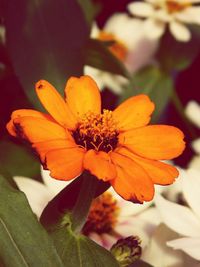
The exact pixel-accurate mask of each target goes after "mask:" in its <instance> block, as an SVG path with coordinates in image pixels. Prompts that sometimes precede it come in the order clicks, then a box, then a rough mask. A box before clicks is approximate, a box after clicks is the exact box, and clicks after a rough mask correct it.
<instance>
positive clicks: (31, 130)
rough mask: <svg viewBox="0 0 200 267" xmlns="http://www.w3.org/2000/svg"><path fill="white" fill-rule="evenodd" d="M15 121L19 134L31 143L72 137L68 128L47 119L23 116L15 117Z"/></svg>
mask: <svg viewBox="0 0 200 267" xmlns="http://www.w3.org/2000/svg"><path fill="white" fill-rule="evenodd" d="M13 123H14V125H15V128H16V129H17V130H16V131H18V132H19V135H20V136H21V137H22V138H24V139H27V140H28V141H29V142H31V143H37V142H43V141H48V140H53V139H71V138H72V137H71V135H70V133H69V132H68V131H67V130H65V129H64V128H63V127H61V126H60V125H59V124H57V123H54V122H52V121H49V120H47V119H41V118H34V117H22V118H17V119H14V121H13Z"/></svg>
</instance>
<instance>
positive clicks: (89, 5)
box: [77, 0, 101, 26]
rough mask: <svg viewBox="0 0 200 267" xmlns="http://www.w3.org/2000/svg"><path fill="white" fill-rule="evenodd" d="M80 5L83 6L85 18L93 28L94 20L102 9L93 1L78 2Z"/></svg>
mask: <svg viewBox="0 0 200 267" xmlns="http://www.w3.org/2000/svg"><path fill="white" fill-rule="evenodd" d="M77 2H78V3H79V5H80V6H81V8H82V10H83V13H84V15H85V18H86V20H87V22H88V24H89V25H90V26H91V24H92V22H93V20H94V18H95V17H96V15H97V14H98V13H99V11H100V9H101V7H100V4H99V3H93V1H92V0H77Z"/></svg>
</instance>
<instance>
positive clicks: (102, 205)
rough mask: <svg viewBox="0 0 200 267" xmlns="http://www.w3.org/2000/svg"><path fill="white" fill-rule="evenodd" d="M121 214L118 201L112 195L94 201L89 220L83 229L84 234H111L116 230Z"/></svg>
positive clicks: (107, 194)
mask: <svg viewBox="0 0 200 267" xmlns="http://www.w3.org/2000/svg"><path fill="white" fill-rule="evenodd" d="M118 214H119V207H118V206H117V201H116V200H115V199H114V198H113V196H112V194H110V193H108V192H106V193H104V194H102V195H101V196H99V197H98V198H96V199H95V200H93V203H92V205H91V208H90V211H89V215H88V219H87V221H86V224H85V225H84V228H83V233H84V234H86V235H87V234H89V233H91V232H95V233H98V234H102V233H109V232H111V231H112V229H113V228H114V226H115V224H116V222H117V217H118Z"/></svg>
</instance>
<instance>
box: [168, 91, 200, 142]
mask: <svg viewBox="0 0 200 267" xmlns="http://www.w3.org/2000/svg"><path fill="white" fill-rule="evenodd" d="M172 103H173V104H174V107H175V108H176V110H177V112H178V113H179V115H180V117H181V119H182V120H183V121H184V123H185V125H186V127H187V129H188V132H189V134H190V136H191V138H192V139H196V138H197V135H196V134H195V131H194V129H193V127H192V124H191V123H190V121H189V120H188V118H187V117H186V115H185V113H184V107H183V104H182V103H181V101H180V98H179V96H178V94H177V92H176V90H173V93H172Z"/></svg>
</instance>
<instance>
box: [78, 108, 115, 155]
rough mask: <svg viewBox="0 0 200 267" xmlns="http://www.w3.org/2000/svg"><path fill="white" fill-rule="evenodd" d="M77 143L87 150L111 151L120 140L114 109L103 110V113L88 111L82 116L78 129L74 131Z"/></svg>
mask: <svg viewBox="0 0 200 267" xmlns="http://www.w3.org/2000/svg"><path fill="white" fill-rule="evenodd" d="M73 137H74V140H75V141H76V143H77V144H78V145H80V146H83V147H85V148H86V149H87V150H89V149H95V150H97V151H105V152H109V151H111V150H113V149H115V148H116V146H117V142H118V130H117V123H116V122H115V120H114V119H113V115H112V111H109V110H103V114H95V113H93V112H88V113H86V114H85V115H84V116H82V117H81V119H80V121H79V124H78V127H77V129H76V130H75V131H74V132H73Z"/></svg>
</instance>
